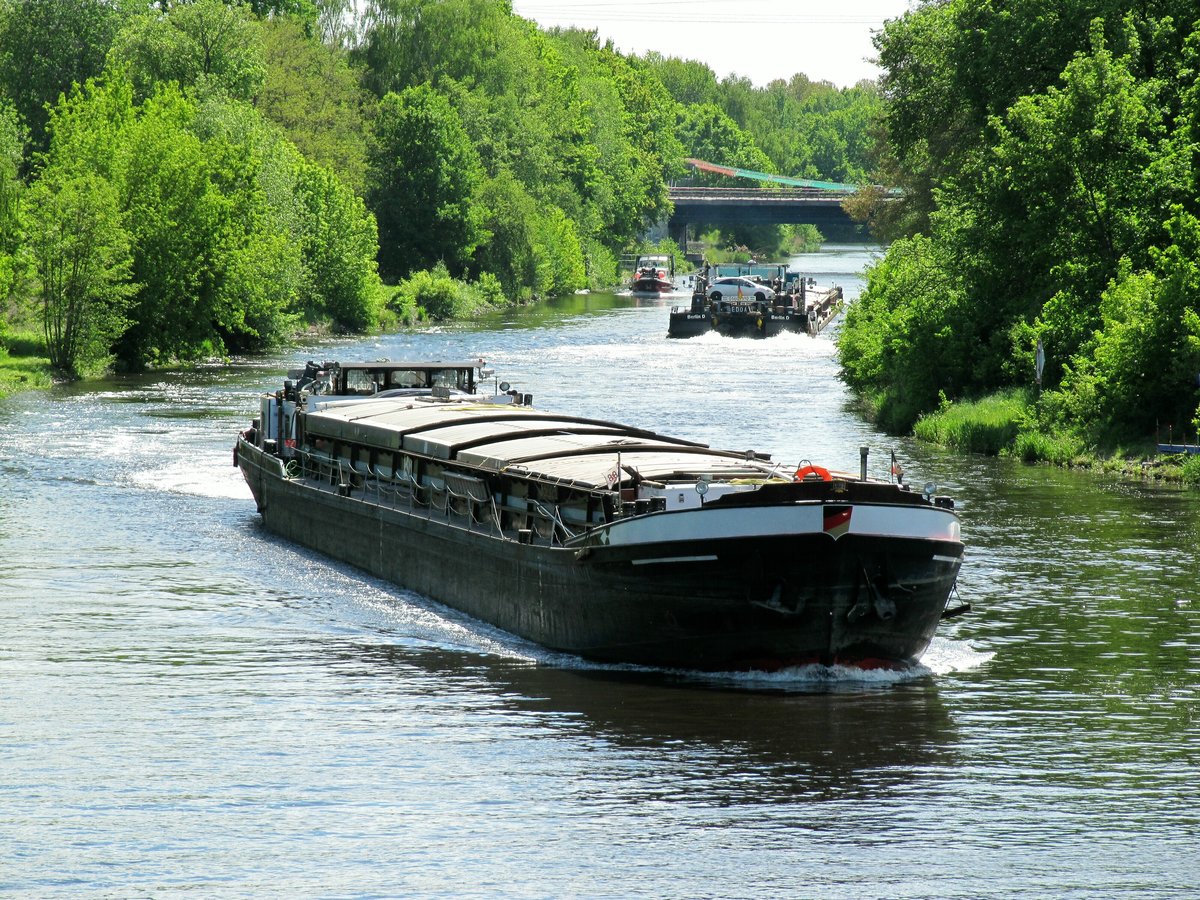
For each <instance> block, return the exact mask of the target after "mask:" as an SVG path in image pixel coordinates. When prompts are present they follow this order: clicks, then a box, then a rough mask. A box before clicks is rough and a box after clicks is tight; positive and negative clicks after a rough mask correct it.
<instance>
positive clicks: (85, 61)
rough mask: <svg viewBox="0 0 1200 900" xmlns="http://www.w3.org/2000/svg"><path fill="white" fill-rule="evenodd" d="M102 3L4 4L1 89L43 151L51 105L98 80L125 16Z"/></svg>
mask: <svg viewBox="0 0 1200 900" xmlns="http://www.w3.org/2000/svg"><path fill="white" fill-rule="evenodd" d="M122 9H123V7H122V6H121V5H120V4H117V3H102V2H98V0H0V86H2V87H3V93H4V94H6V95H7V96H8V97H9V98H10V99H11V100H12V103H13V105H14V107H15V108H16V111H17V113H18V114H19V116H20V120H21V121H23V122H24V123H25V124H26V126H27V127H28V128H29V130H30V139H31V140H32V142H33V146H34V149H35V150H44V149H45V147H46V144H47V138H46V134H45V126H46V119H47V113H46V106H47V104H53V103H54V102H55V100H57V99H58V96H59V94H62V93H66V92H68V91H70V89H71V85H72V84H82V83H83V82H84V81H86V80H87V79H88V78H91V77H93V76H95V75H99V74H100V72H101V70H102V69H103V67H104V60H105V56H106V54H107V53H108V49H109V47H110V45H111V44H112V41H113V38H114V36H115V35H116V33H117V30H118V28H119V27H120V26H121V23H122V22H123V20H124V18H125V15H124V13H123V12H122Z"/></svg>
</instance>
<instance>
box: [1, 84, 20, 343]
mask: <svg viewBox="0 0 1200 900" xmlns="http://www.w3.org/2000/svg"><path fill="white" fill-rule="evenodd" d="M23 143H24V129H23V128H22V127H21V124H20V121H19V120H18V118H17V112H16V110H15V109H14V108H13V107H12V106H10V105H9V104H7V103H5V102H3V101H0V309H3V308H6V307H7V305H8V302H9V299H10V298H11V297H12V296H13V294H14V293H15V291H16V290H17V288H18V286H19V285H20V284H21V281H22V278H23V275H24V269H25V264H24V260H23V259H22V254H21V252H20V251H21V193H22V190H23V184H22V182H21V180H20V178H19V177H18V172H19V170H20V166H21V146H22V144H23ZM6 326H7V322H5V321H4V320H3V319H0V337H3V335H4V331H5V328H6Z"/></svg>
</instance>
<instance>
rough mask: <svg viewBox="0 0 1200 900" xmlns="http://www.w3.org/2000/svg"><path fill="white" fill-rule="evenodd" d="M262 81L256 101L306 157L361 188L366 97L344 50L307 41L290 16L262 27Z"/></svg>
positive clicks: (352, 185)
mask: <svg viewBox="0 0 1200 900" xmlns="http://www.w3.org/2000/svg"><path fill="white" fill-rule="evenodd" d="M262 28H263V42H264V53H265V61H266V77H265V79H264V81H263V85H262V88H261V90H260V91H259V93H258V96H257V97H256V99H255V105H256V106H257V107H258V109H259V110H261V111H262V113H263V115H264V116H266V117H267V118H268V119H270V120H271V121H273V122H275V123H276V124H277V125H279V126H281V127H282V128H283V130H284V132H285V133H286V134H287V136H288V139H289V140H290V141H291V142H292V143H293V144H295V145H296V147H297V149H299V150H300V152H301V153H303V154H304V155H305V156H306V157H307V158H308V159H310V160H313V161H314V162H317V163H320V164H321V165H323V166H327V167H328V168H330V169H332V170H333V171H335V172H337V173H338V176H339V177H340V178H341V179H342V181H344V182H345V183H346V184H347V185H349V186H350V187H351V188H353V189H354V190H355V191H357V192H359V193H361V192H362V191H363V189H364V187H365V183H366V182H365V179H366V169H367V141H366V139H367V126H366V122H365V116H364V110H365V109H366V108H367V105H368V101H369V97H368V95H366V94H365V93H364V92H363V90H362V89H361V88H360V87H359V81H358V79H359V73H358V72H357V71H355V70H354V69H353V68H351V66H350V64H349V62H348V60H347V58H346V55H345V53H344V52H342V51H340V50H337V49H334V48H331V47H328V46H325V45H324V44H321V43H320V42H318V41H316V40H314V39H312V38H310V37H307V36H306V35H305V34H304V32H303V30H302V28H301V26H300V25H299V24H298V23H297V22H296V21H294V20H292V19H289V18H277V19H274V20H272V21H270V22H265V23H263V26H262Z"/></svg>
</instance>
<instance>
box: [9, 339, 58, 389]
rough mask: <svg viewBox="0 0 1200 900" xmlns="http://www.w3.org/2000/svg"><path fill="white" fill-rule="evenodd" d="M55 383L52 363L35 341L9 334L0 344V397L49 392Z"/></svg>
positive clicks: (39, 344) (43, 349)
mask: <svg viewBox="0 0 1200 900" xmlns="http://www.w3.org/2000/svg"><path fill="white" fill-rule="evenodd" d="M53 382H54V370H53V369H52V368H51V367H50V359H49V358H48V357H47V356H46V351H45V348H44V347H43V346H42V345H41V343H40V342H39V341H38V340H37V339H36V338H33V337H30V336H28V335H20V334H10V335H8V336H7V337H5V339H4V340H2V341H0V397H7V396H9V395H10V394H15V393H17V392H18V391H31V390H38V389H39V388H48V387H50V385H51V384H53Z"/></svg>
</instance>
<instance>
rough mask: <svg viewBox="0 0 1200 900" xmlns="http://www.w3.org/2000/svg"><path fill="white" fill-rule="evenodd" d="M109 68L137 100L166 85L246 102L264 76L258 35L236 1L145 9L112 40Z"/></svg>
mask: <svg viewBox="0 0 1200 900" xmlns="http://www.w3.org/2000/svg"><path fill="white" fill-rule="evenodd" d="M108 65H109V67H110V68H114V69H124V70H127V71H128V72H129V74H130V77H131V78H132V80H133V83H134V86H135V88H136V90H137V93H138V96H139V97H148V96H149V95H150V94H152V93H153V92H154V89H155V87H156V86H158V85H165V84H168V83H170V82H174V83H175V84H178V85H180V86H181V87H183V88H184V89H185V90H188V91H189V93H192V92H193V91H192V89H197V90H198V91H199V92H204V91H207V90H216V91H218V92H220V93H223V94H226V95H227V96H230V97H234V98H237V99H241V100H249V99H250V98H251V97H253V96H254V95H255V93H256V92H257V91H258V89H259V86H260V85H261V84H262V81H263V78H264V76H265V64H264V59H263V39H262V32H261V30H260V28H259V26H258V24H257V23H256V22H255V21H254V18H253V15H252V13H251V11H250V8H249V7H248V6H247V5H246V4H245V3H243V2H241V0H192V2H188V3H174V4H171V5H170V6H169V7H168V8H167V12H166V14H165V15H164V14H162V13H161V12H160V11H158V10H157V9H154V8H151V9H147V10H146V11H145V12H143V13H141V14H140V15H137V16H134V17H133V18H132V19H131V20H130V21H129V22H128V23H127V24H126V25H125V26H124V27H123V28H122V29H121V31H120V33H119V34H118V35H117V37H116V39H115V40H114V41H113V46H112V49H111V51H110V53H109V59H108Z"/></svg>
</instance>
